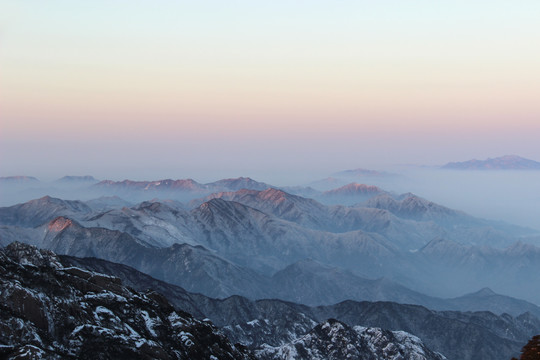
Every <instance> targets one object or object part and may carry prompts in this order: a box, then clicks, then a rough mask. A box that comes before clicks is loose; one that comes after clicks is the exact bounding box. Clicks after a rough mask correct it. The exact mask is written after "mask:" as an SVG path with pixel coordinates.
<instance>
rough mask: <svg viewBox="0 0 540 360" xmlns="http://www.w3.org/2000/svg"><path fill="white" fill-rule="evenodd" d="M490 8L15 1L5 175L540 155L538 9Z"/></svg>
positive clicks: (8, 24) (237, 170)
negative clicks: (539, 139) (539, 140)
mask: <svg viewBox="0 0 540 360" xmlns="http://www.w3.org/2000/svg"><path fill="white" fill-rule="evenodd" d="M487 5H488V4H487V3H485V2H483V1H455V2H452V3H446V4H440V3H435V2H431V1H411V2H402V1H397V0H394V1H381V2H377V4H374V3H373V2H371V1H343V2H338V3H336V2H330V1H310V2H307V1H292V2H291V1H276V2H272V3H271V4H268V3H263V2H252V1H233V2H227V4H224V3H222V2H218V1H207V2H201V3H197V4H195V3H193V2H173V1H170V2H167V1H165V2H160V3H159V4H153V3H148V2H145V1H129V2H128V1H119V2H114V3H110V2H108V1H95V2H92V3H87V4H82V3H74V2H70V1H59V0H54V1H50V2H46V3H45V2H40V1H28V2H12V3H11V4H9V3H8V4H3V5H0V6H1V7H2V8H1V9H0V13H1V14H2V15H0V69H1V71H0V108H1V109H0V120H1V132H0V140H1V158H0V161H1V163H0V165H1V168H0V175H2V176H6V175H14V174H27V175H35V176H50V177H54V176H57V175H63V174H65V173H79V174H80V173H92V174H94V175H96V176H99V177H113V178H114V177H146V178H148V177H154V176H151V175H149V176H144V175H145V174H146V173H152V172H154V173H155V174H162V175H164V176H166V177H184V176H183V175H185V176H189V177H197V176H201V177H204V176H206V177H211V176H212V171H215V174H216V175H217V174H218V173H220V174H221V173H223V174H226V175H231V176H239V175H250V174H252V173H261V174H264V173H265V172H268V173H275V172H276V171H277V172H279V171H283V172H294V171H297V172H302V171H306V172H307V171H312V172H316V171H319V170H320V172H321V173H323V172H327V171H333V170H339V169H341V168H351V167H385V166H390V165H392V164H396V163H424V164H440V163H444V162H447V161H455V160H466V159H469V158H473V157H477V158H482V157H484V158H485V157H493V156H499V155H503V154H519V155H522V156H525V157H530V158H533V159H536V160H540V145H538V144H539V142H538V141H537V139H538V138H539V135H540V100H539V97H540V96H539V94H540V67H539V66H538V64H540V48H539V47H538V46H536V45H537V44H538V41H539V40H540V25H538V21H537V20H538V15H540V3H539V2H537V1H520V2H519V3H516V2H508V1H493V2H490V3H489V6H487ZM108 172H109V174H110V176H107V173H108ZM167 174H169V175H168V176H167Z"/></svg>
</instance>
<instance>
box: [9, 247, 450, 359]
mask: <svg viewBox="0 0 540 360" xmlns="http://www.w3.org/2000/svg"><path fill="white" fill-rule="evenodd" d="M0 284H1V289H2V290H1V292H0V307H1V312H0V357H2V358H8V359H70V358H73V359H75V358H77V359H253V358H261V359H285V358H286V359H307V358H320V359H338V358H342V357H343V356H346V357H348V358H351V359H377V358H380V356H381V354H385V355H384V357H385V358H387V359H396V360H397V359H403V357H404V356H405V358H414V359H419V360H422V359H423V360H435V359H436V360H441V359H444V357H443V356H441V355H440V354H437V353H435V352H432V351H431V350H429V349H428V348H427V347H426V346H425V345H423V343H422V342H421V341H420V339H418V338H416V337H414V336H412V335H410V334H407V333H405V332H389V331H383V330H381V329H373V328H362V329H360V328H354V329H352V328H351V327H349V326H347V325H346V324H343V323H340V322H338V321H337V320H328V321H325V322H323V323H322V324H319V325H316V324H313V325H316V326H315V328H314V329H313V330H311V331H310V332H309V333H307V334H304V335H303V336H302V337H301V338H299V339H294V341H295V343H294V344H283V346H277V347H272V346H268V345H265V346H263V347H262V348H261V349H256V350H255V351H254V352H253V353H252V352H250V351H249V350H248V349H246V348H245V347H243V346H241V345H232V344H231V342H230V341H229V340H227V338H226V337H225V336H224V335H223V333H221V332H220V331H218V330H217V328H215V327H214V326H213V325H211V324H210V323H209V322H208V320H203V321H201V320H197V319H195V318H193V317H192V316H191V315H189V314H188V313H186V312H183V311H180V310H175V309H174V307H173V306H172V305H171V304H170V303H169V302H168V301H167V300H166V299H165V298H164V297H163V296H162V295H160V294H159V293H156V292H154V291H146V292H137V291H135V290H133V289H132V288H129V287H126V286H124V285H122V282H121V280H120V279H119V278H117V277H114V276H109V275H106V274H102V273H98V272H94V271H90V270H87V269H82V268H80V267H74V266H67V267H66V266H65V264H62V259H60V258H59V257H58V256H56V255H55V254H54V253H52V252H50V251H47V250H38V249H37V248H35V247H32V246H29V245H24V244H21V243H12V244H10V245H9V246H7V247H6V248H3V249H1V250H0ZM377 334H382V335H383V336H382V338H381V336H378V335H377ZM307 339H309V341H308V340H307ZM292 348H294V349H299V352H298V353H297V354H293V353H291V349H292ZM294 351H296V350H294ZM309 354H315V355H317V356H316V357H311V356H310V355H309Z"/></svg>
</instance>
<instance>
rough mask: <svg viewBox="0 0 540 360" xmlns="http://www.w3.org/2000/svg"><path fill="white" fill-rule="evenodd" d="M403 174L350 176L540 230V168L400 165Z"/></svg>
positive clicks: (485, 216)
mask: <svg viewBox="0 0 540 360" xmlns="http://www.w3.org/2000/svg"><path fill="white" fill-rule="evenodd" d="M391 171H392V172H393V173H397V174H399V175H400V176H382V177H348V178H343V180H345V181H347V182H348V181H355V182H360V183H367V184H369V185H377V186H380V187H381V188H383V189H384V190H387V191H392V192H395V193H398V194H401V193H406V192H412V193H414V194H416V195H418V196H421V197H423V198H425V199H428V200H431V201H433V202H435V203H438V204H441V205H444V206H447V207H449V208H452V209H456V210H462V211H465V212H467V213H469V214H470V215H473V216H477V217H482V218H485V219H490V220H500V221H505V222H508V223H512V224H516V225H521V226H527V227H531V228H534V229H538V230H540V171H463V170H457V171H452V170H442V169H438V168H420V167H400V168H394V169H391Z"/></svg>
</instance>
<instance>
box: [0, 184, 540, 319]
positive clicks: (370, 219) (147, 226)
mask: <svg viewBox="0 0 540 360" xmlns="http://www.w3.org/2000/svg"><path fill="white" fill-rule="evenodd" d="M380 196H384V198H383V199H378V197H375V198H372V200H373V201H372V203H371V205H369V206H372V207H345V206H339V205H336V206H326V205H323V204H321V203H318V202H317V201H315V200H312V199H307V198H303V197H300V196H297V195H292V194H288V193H285V192H284V191H282V190H278V189H267V190H264V191H257V190H239V191H236V192H225V193H217V194H214V195H212V196H211V197H209V198H205V199H202V200H199V201H195V202H193V203H190V205H186V206H180V205H178V204H177V203H175V202H169V203H167V202H155V201H154V202H152V201H147V202H143V203H140V204H137V205H135V206H131V207H125V206H123V207H121V208H115V207H114V206H113V207H111V208H107V209H105V210H103V209H100V210H97V211H96V210H93V209H92V207H91V205H92V204H91V203H88V204H87V203H85V202H81V201H65V200H60V199H55V198H50V197H44V198H41V199H37V200H33V201H30V202H28V203H24V204H19V205H15V206H12V207H7V208H0V224H1V227H0V244H3V245H7V244H8V243H10V242H12V241H23V242H26V243H30V244H34V245H37V246H40V247H43V248H48V249H51V250H53V251H56V252H58V253H60V254H68V255H75V256H96V257H100V258H104V259H107V260H110V261H114V262H120V263H124V264H127V265H130V266H133V267H135V268H137V269H139V270H141V271H144V272H147V273H150V274H152V275H153V276H155V277H157V278H160V279H162V280H165V281H169V282H172V283H174V284H177V285H180V286H183V287H185V288H186V289H188V290H190V291H195V292H201V293H204V294H206V295H208V296H215V297H226V296H230V295H235V294H238V295H243V296H247V297H249V298H253V299H257V298H263V297H279V298H282V299H287V300H293V301H301V302H303V303H307V304H329V303H332V302H337V301H342V300H346V299H355V300H392V301H400V302H410V303H418V304H422V305H427V306H430V307H433V308H447V309H452V308H453V307H452V306H450V305H444V306H443V305H434V304H441V302H440V301H439V302H438V301H435V302H433V301H432V299H430V297H427V296H425V295H424V296H423V297H422V296H419V294H420V295H421V294H429V295H430V296H431V297H439V298H440V297H443V298H451V297H458V296H460V295H462V294H466V293H472V292H475V291H478V289H481V288H484V287H489V288H492V289H493V290H494V291H496V292H498V293H503V294H507V295H511V296H514V297H518V298H523V299H526V300H529V301H533V302H534V301H535V300H534V299H537V298H538V297H537V295H538V294H540V287H539V286H537V285H536V282H534V281H532V278H533V277H534V276H533V274H535V273H536V271H538V270H539V269H538V267H539V265H538V264H539V263H540V262H537V260H536V259H537V258H540V251H539V249H538V248H537V247H535V246H533V245H530V244H527V243H525V242H523V240H524V239H527V238H526V237H525V236H526V235H527V234H529V230H527V229H524V228H519V227H515V226H510V225H506V224H500V223H493V222H489V221H486V220H481V219H476V218H474V217H471V216H469V215H466V214H464V213H461V212H458V211H455V210H451V209H448V208H445V207H442V206H440V205H437V204H434V203H432V202H429V201H427V200H423V199H421V198H418V197H415V196H414V195H411V194H406V195H404V196H398V197H397V198H395V199H394V198H390V197H389V195H387V194H384V195H380ZM109 200H111V199H109ZM113 200H114V201H118V199H113ZM375 200H376V201H375ZM382 200H384V201H382ZM381 208H382V209H381ZM387 209H388V210H387ZM479 239H482V242H481V243H478V242H479V241H478V240H479ZM458 241H459V242H458ZM520 241H521V242H520ZM488 244H489V245H491V246H488ZM185 259H190V260H189V262H188V261H186V260H185ZM203 279H204V281H202V280H203ZM287 279H289V280H287ZM300 279H302V281H299V280H300ZM308 279H311V280H309V281H308ZM380 279H384V282H382V283H381V284H384V289H382V288H378V285H376V284H377V282H375V280H377V281H380ZM528 281H531V284H528V286H527V287H523V286H522V285H523V284H524V283H527V282H528ZM306 282H307V283H309V282H311V283H313V284H314V285H313V288H312V289H309V287H307V286H306V287H305V288H304V289H300V288H299V289H298V290H295V285H294V284H298V283H306ZM351 282H352V283H354V284H357V286H356V287H355V288H354V289H355V290H353V291H351V289H350V287H348V284H349V283H351ZM287 284H288V285H287ZM399 286H401V288H400V287H399ZM405 288H408V289H410V291H409V292H407V291H405V290H404V289H405ZM368 290H369V291H368ZM398 295H399V296H398ZM442 303H444V302H442Z"/></svg>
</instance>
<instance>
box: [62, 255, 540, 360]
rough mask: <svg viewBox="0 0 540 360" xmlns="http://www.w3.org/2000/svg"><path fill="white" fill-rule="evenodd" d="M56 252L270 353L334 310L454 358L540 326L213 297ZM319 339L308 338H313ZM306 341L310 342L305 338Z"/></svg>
mask: <svg viewBox="0 0 540 360" xmlns="http://www.w3.org/2000/svg"><path fill="white" fill-rule="evenodd" d="M59 258H60V261H61V262H62V263H63V264H64V265H65V266H77V267H81V268H86V269H89V270H92V271H95V272H100V273H106V274H111V275H112V274H114V275H115V276H117V277H119V278H121V279H122V281H123V283H124V284H126V285H128V286H132V287H134V288H135V289H137V290H139V291H142V290H145V289H153V290H155V291H157V292H159V293H161V294H163V295H164V296H165V297H166V298H167V299H168V300H169V301H170V302H171V303H172V304H173V305H174V306H175V307H177V308H179V309H182V310H184V311H187V312H189V313H191V314H193V315H194V316H196V317H198V318H199V319H204V318H209V319H210V320H211V321H212V322H213V323H214V324H216V325H217V326H219V327H220V328H221V330H222V332H223V333H225V334H226V335H227V337H228V338H229V339H230V340H231V341H233V342H239V343H241V344H244V345H246V346H248V347H249V348H251V349H253V350H255V351H259V350H261V349H264V348H267V349H268V347H270V348H273V349H274V352H271V353H270V354H269V353H268V352H266V353H265V354H266V355H267V356H270V355H272V356H275V354H276V353H281V354H285V352H283V351H285V349H286V348H287V346H288V345H287V344H289V345H294V346H295V347H296V346H297V345H298V341H297V340H299V339H302V338H303V337H304V336H307V335H308V334H309V333H310V332H312V331H313V329H314V328H315V327H316V326H317V324H319V325H321V324H325V323H326V322H327V319H331V318H333V319H337V320H338V321H339V322H341V323H343V324H344V326H347V327H349V328H352V329H354V328H355V327H357V326H359V325H361V326H368V327H370V329H374V330H373V331H379V330H380V329H379V330H375V328H383V329H391V330H404V331H406V332H408V333H411V334H413V335H415V336H417V337H419V338H420V339H422V341H423V342H424V343H425V344H426V345H427V346H428V347H429V348H430V349H432V350H434V351H437V352H440V353H442V354H444V355H445V356H446V357H447V358H448V359H456V360H458V359H459V360H467V359H474V360H482V359H485V360H497V359H501V360H503V359H504V360H507V359H509V358H510V357H511V356H515V355H516V354H518V353H519V350H520V348H521V347H522V346H523V344H524V343H526V341H527V340H528V339H529V338H530V337H531V336H532V335H534V334H537V333H539V332H540V320H539V319H538V318H537V317H535V316H534V315H532V314H530V313H523V314H521V315H519V316H515V317H513V316H510V315H508V314H503V315H495V314H493V313H491V312H487V311H479V312H459V311H433V310H429V309H427V308H425V307H422V306H415V305H403V304H397V303H393V302H368V301H362V302H357V301H344V302H341V303H338V304H335V305H330V306H315V307H310V306H305V305H300V304H295V303H292V302H287V301H281V300H273V299H267V300H258V301H252V300H249V299H246V298H244V297H241V296H232V297H229V298H226V299H213V298H209V297H206V296H204V295H201V294H194V293H190V292H188V291H186V290H184V289H182V288H181V287H178V286H175V285H171V284H168V283H165V282H163V281H160V280H157V279H154V278H152V277H150V276H148V275H146V274H143V273H141V272H139V271H137V270H135V269H133V268H130V267H129V266H126V265H122V264H115V263H111V262H109V261H105V260H101V259H96V258H83V259H82V258H76V257H72V256H59ZM347 331H348V330H347ZM315 334H316V333H315ZM318 343H319V342H318V341H314V342H310V344H313V345H314V346H315V345H316V344H318ZM265 344H266V345H265ZM302 344H304V345H303V346H305V342H303V343H302ZM267 345H268V346H267ZM283 346H284V348H283V351H281V352H280V350H279V349H281V347H283ZM287 353H288V352H287ZM300 358H301V357H300ZM406 358H407V357H406Z"/></svg>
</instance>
